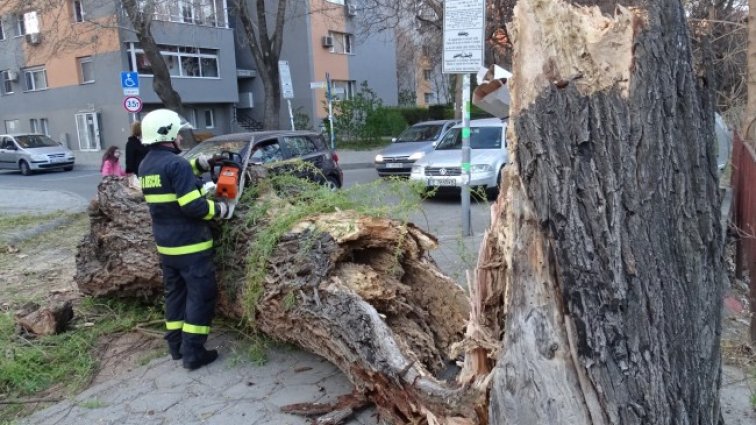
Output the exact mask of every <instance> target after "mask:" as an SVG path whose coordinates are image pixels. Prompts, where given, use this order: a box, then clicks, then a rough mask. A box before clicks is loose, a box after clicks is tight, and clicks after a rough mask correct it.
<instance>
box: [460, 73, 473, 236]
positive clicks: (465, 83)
mask: <svg viewBox="0 0 756 425" xmlns="http://www.w3.org/2000/svg"><path fill="white" fill-rule="evenodd" d="M461 169H462V191H461V193H460V196H461V198H462V236H472V225H471V224H472V223H471V218H470V179H471V171H470V74H467V73H466V74H464V75H463V76H462V167H461Z"/></svg>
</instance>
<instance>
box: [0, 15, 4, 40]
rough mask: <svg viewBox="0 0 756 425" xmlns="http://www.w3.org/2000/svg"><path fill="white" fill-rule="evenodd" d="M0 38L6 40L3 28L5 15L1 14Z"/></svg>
mask: <svg viewBox="0 0 756 425" xmlns="http://www.w3.org/2000/svg"><path fill="white" fill-rule="evenodd" d="M0 40H5V28H3V17H2V16H0Z"/></svg>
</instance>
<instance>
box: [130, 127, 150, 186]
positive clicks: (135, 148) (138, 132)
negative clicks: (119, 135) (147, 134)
mask: <svg viewBox="0 0 756 425" xmlns="http://www.w3.org/2000/svg"><path fill="white" fill-rule="evenodd" d="M145 155H147V147H146V146H144V145H143V144H142V123H141V122H139V121H134V123H132V124H131V136H130V137H129V139H128V141H127V142H126V174H138V171H139V163H141V162H142V160H143V159H144V156H145Z"/></svg>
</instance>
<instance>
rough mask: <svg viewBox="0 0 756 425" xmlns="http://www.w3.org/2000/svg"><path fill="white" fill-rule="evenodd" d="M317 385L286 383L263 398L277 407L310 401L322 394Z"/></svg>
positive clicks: (320, 396) (320, 397)
mask: <svg viewBox="0 0 756 425" xmlns="http://www.w3.org/2000/svg"><path fill="white" fill-rule="evenodd" d="M320 388H321V387H319V386H318V385H313V384H307V385H296V384H292V385H287V386H286V387H282V388H280V389H279V390H278V391H276V392H274V393H273V394H271V395H270V396H269V397H267V398H266V399H265V401H266V402H268V403H271V404H273V405H274V406H277V407H279V408H281V407H283V406H286V405H287V404H294V403H312V402H316V401H319V400H320V399H322V398H323V396H324V394H323V392H322V391H320Z"/></svg>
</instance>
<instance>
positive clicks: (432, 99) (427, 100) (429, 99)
mask: <svg viewBox="0 0 756 425" xmlns="http://www.w3.org/2000/svg"><path fill="white" fill-rule="evenodd" d="M435 99H436V97H435V96H433V93H425V99H424V100H425V104H426V105H430V104H432V103H434V102H435Z"/></svg>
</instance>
